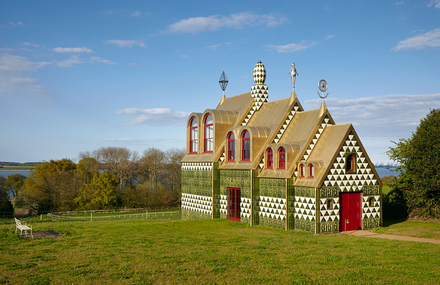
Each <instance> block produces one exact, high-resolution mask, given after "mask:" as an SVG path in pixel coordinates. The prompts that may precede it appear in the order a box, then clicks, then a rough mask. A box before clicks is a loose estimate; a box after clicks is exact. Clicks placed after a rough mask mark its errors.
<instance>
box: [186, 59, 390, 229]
mask: <svg viewBox="0 0 440 285" xmlns="http://www.w3.org/2000/svg"><path fill="white" fill-rule="evenodd" d="M253 77H254V82H255V84H254V85H253V86H252V87H251V92H248V93H244V94H241V95H237V96H233V97H229V98H226V97H225V96H224V95H223V97H222V98H221V101H220V103H219V104H218V106H217V107H216V108H215V109H206V110H205V111H204V112H203V113H192V114H190V116H189V118H188V121H187V127H186V128H187V146H186V155H185V156H184V157H183V159H182V161H181V162H182V169H181V170H182V171H181V177H182V181H181V189H182V197H181V203H182V219H184V220H197V219H213V218H223V219H230V220H233V221H237V222H242V223H247V224H249V225H251V226H253V225H267V226H271V227H276V228H282V229H286V230H291V229H299V230H305V231H309V232H313V233H328V232H339V231H344V230H360V229H370V228H374V227H377V226H380V225H382V182H381V180H380V178H379V176H378V174H377V172H376V170H375V168H374V165H373V164H372V163H371V161H370V159H369V157H368V155H367V152H366V151H365V149H364V147H363V146H362V143H361V141H360V139H359V137H358V135H357V134H356V131H355V130H354V128H353V126H352V125H351V124H342V125H337V124H335V122H334V120H333V118H332V116H331V115H330V112H329V111H328V109H327V107H326V105H325V103H324V102H323V103H322V104H321V107H320V108H319V109H316V110H309V111H305V110H304V109H303V107H302V106H301V103H300V102H299V100H298V98H297V96H296V93H295V91H293V92H292V93H291V95H290V97H288V98H286V99H281V100H277V101H273V102H270V101H269V100H268V99H269V96H268V95H269V88H268V86H267V85H265V84H264V83H265V79H266V70H265V67H264V65H263V64H262V63H261V62H258V63H257V65H256V66H255V68H254V73H253ZM292 81H293V82H294V80H292ZM293 87H294V86H293ZM293 90H295V89H293Z"/></svg>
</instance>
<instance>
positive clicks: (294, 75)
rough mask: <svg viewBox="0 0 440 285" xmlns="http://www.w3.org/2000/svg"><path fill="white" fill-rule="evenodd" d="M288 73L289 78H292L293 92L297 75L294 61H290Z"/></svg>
mask: <svg viewBox="0 0 440 285" xmlns="http://www.w3.org/2000/svg"><path fill="white" fill-rule="evenodd" d="M289 74H290V78H291V79H292V89H293V92H295V80H296V76H297V75H299V73H298V72H297V71H296V68H295V63H294V62H292V67H291V68H290V72H289Z"/></svg>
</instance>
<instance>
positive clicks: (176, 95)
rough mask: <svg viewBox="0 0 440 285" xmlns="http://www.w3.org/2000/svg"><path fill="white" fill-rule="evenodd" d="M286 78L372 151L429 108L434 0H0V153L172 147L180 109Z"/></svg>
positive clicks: (274, 85) (436, 96) (181, 132)
mask: <svg viewBox="0 0 440 285" xmlns="http://www.w3.org/2000/svg"><path fill="white" fill-rule="evenodd" d="M258 61H262V62H263V64H264V65H265V67H266V74H267V76H266V82H265V83H266V85H267V86H268V87H269V101H275V100H279V99H283V98H287V97H289V96H290V93H291V91H292V86H291V85H292V84H291V79H290V75H289V74H288V73H289V71H290V67H291V64H292V62H294V63H295V66H296V69H297V71H298V73H299V75H298V76H297V79H296V84H295V86H296V87H295V91H296V94H297V97H298V99H299V100H300V102H301V104H302V106H303V107H304V109H305V110H311V109H316V108H319V106H320V104H321V102H322V100H321V99H320V98H319V97H318V92H317V91H318V82H319V80H320V79H325V80H326V81H327V83H328V90H327V92H328V93H329V95H328V97H327V99H325V103H326V105H327V107H328V109H329V111H330V113H331V115H332V117H333V119H334V120H335V122H336V123H337V124H344V123H352V124H353V125H354V127H355V130H356V132H357V133H358V135H359V137H360V140H361V141H362V143H363V145H364V147H365V148H366V151H367V153H368V155H369V157H370V158H371V160H372V161H373V163H387V162H389V158H388V157H387V155H386V151H387V150H388V149H389V147H393V146H394V144H393V143H392V141H395V142H397V141H399V139H401V138H409V137H410V136H411V135H412V133H414V132H415V131H416V128H417V125H418V124H419V123H420V120H421V119H423V118H424V117H426V115H427V113H429V111H430V110H431V109H435V108H440V0H417V1H406V0H403V1H402V0H397V1H371V0H368V1H367V0H365V1H364V0H359V1H352V0H350V1H320V0H317V1H292V0H288V1H227V0H225V1H135V0H133V1H110V0H106V1H98V0H97V1H79V0H76V1H26V0H23V1H8V0H3V1H0V161H14V162H30V161H32V162H33V161H49V160H51V159H53V160H57V159H62V158H69V159H72V160H74V161H77V159H78V155H79V153H80V152H85V151H93V150H96V149H99V148H101V147H109V146H115V147H126V148H128V149H130V150H132V151H137V152H139V154H141V155H142V153H143V151H144V150H146V149H148V148H150V147H155V148H160V149H162V150H164V151H165V150H168V149H170V148H173V147H174V148H179V149H182V148H185V141H186V123H187V119H188V115H189V114H190V113H191V112H203V111H204V110H205V109H208V108H215V107H216V106H217V105H218V103H219V102H220V100H221V96H222V90H221V88H220V86H219V84H218V81H219V78H220V75H221V73H222V72H223V71H225V73H226V76H227V77H228V80H229V84H228V87H227V89H226V91H225V93H226V97H230V96H235V95H238V94H242V93H246V92H250V90H251V86H252V85H253V84H254V82H253V79H252V72H253V68H254V66H255V64H256V63H257V62H258Z"/></svg>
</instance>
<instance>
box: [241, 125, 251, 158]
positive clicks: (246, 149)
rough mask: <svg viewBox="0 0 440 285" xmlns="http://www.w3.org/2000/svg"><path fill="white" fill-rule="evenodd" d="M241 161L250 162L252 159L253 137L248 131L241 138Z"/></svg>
mask: <svg viewBox="0 0 440 285" xmlns="http://www.w3.org/2000/svg"><path fill="white" fill-rule="evenodd" d="M241 152H242V154H241V159H242V160H244V161H249V160H250V159H251V136H250V135H249V132H248V131H244V132H243V134H242V137H241Z"/></svg>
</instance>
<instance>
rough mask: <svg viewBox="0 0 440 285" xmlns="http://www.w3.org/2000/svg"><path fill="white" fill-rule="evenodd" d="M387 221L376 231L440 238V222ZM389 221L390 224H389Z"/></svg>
mask: <svg viewBox="0 0 440 285" xmlns="http://www.w3.org/2000/svg"><path fill="white" fill-rule="evenodd" d="M385 222H386V226H385V227H383V228H378V229H376V230H375V232H377V233H383V234H390V235H401V236H411V237H420V238H433V239H440V223H438V222H415V221H404V222H390V221H385ZM387 223H388V224H389V225H387Z"/></svg>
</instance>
